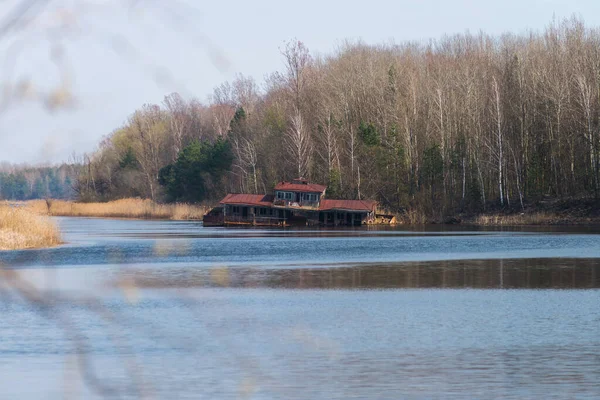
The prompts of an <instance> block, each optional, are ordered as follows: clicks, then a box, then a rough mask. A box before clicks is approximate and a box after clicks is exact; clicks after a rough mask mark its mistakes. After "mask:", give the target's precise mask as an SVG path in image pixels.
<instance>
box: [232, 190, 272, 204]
mask: <svg viewBox="0 0 600 400" xmlns="http://www.w3.org/2000/svg"><path fill="white" fill-rule="evenodd" d="M221 204H242V205H248V206H259V207H271V206H272V205H273V195H269V194H267V195H264V194H245V193H233V194H232V193H230V194H228V195H227V196H225V198H224V199H223V200H221Z"/></svg>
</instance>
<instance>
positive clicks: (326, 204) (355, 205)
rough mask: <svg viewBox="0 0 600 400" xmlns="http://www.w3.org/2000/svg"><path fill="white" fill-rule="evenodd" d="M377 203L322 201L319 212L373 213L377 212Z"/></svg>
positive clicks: (366, 201) (369, 201) (368, 201)
mask: <svg viewBox="0 0 600 400" xmlns="http://www.w3.org/2000/svg"><path fill="white" fill-rule="evenodd" d="M376 204H377V203H376V202H375V201H371V200H337V199H322V200H321V204H320V206H319V211H333V210H344V211H365V212H372V211H374V210H375V206H376Z"/></svg>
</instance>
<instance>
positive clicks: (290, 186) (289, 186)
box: [275, 182, 327, 193]
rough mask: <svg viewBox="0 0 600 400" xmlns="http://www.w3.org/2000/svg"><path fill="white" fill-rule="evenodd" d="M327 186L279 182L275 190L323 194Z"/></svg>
mask: <svg viewBox="0 0 600 400" xmlns="http://www.w3.org/2000/svg"><path fill="white" fill-rule="evenodd" d="M325 189H327V186H324V185H318V184H316V183H308V182H307V183H292V182H279V183H278V184H277V185H275V190H287V191H290V192H308V193H323V192H324V191H325Z"/></svg>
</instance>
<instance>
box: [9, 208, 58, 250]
mask: <svg viewBox="0 0 600 400" xmlns="http://www.w3.org/2000/svg"><path fill="white" fill-rule="evenodd" d="M60 243H61V237H60V232H59V230H58V228H57V226H56V224H54V223H53V222H52V221H51V220H50V218H48V217H47V216H43V215H36V213H34V212H32V210H30V209H28V208H25V207H23V206H22V205H9V204H8V203H0V250H18V249H31V248H39V247H52V246H56V245H58V244H60Z"/></svg>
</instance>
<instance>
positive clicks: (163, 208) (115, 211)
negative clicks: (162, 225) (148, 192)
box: [27, 199, 209, 220]
mask: <svg viewBox="0 0 600 400" xmlns="http://www.w3.org/2000/svg"><path fill="white" fill-rule="evenodd" d="M27 204H28V207H29V208H31V209H32V210H35V212H37V213H40V214H48V215H53V216H62V217H103V218H136V219H171V220H191V219H197V220H201V219H202V217H204V214H206V213H207V212H208V211H209V208H208V207H204V206H196V205H190V204H183V203H176V204H158V203H155V202H153V201H151V200H142V199H121V200H115V201H109V202H107V203H77V202H72V201H64V200H47V201H46V200H33V201H29V202H28V203H27Z"/></svg>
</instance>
